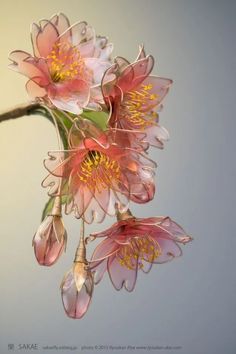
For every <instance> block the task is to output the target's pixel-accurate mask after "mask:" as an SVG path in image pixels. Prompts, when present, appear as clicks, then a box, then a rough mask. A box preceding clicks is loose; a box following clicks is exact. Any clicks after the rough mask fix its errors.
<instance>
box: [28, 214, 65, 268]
mask: <svg viewBox="0 0 236 354" xmlns="http://www.w3.org/2000/svg"><path fill="white" fill-rule="evenodd" d="M66 240H67V233H66V230H65V227H64V224H63V221H62V218H61V216H59V215H48V216H46V218H45V219H44V220H43V222H42V224H41V225H40V226H39V228H38V231H37V232H36V234H35V236H34V238H33V246H34V253H35V257H36V259H37V261H38V262H39V264H41V265H44V266H51V265H53V264H54V263H55V262H56V261H57V260H58V258H59V257H60V255H61V253H62V251H63V250H64V249H65V247H66Z"/></svg>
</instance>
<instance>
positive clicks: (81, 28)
mask: <svg viewBox="0 0 236 354" xmlns="http://www.w3.org/2000/svg"><path fill="white" fill-rule="evenodd" d="M68 33H69V34H70V43H71V44H72V45H73V46H77V47H78V49H80V48H79V45H80V44H82V43H85V42H87V41H89V40H93V39H94V37H95V32H94V29H93V28H92V27H91V26H89V25H88V24H87V22H85V21H83V22H78V23H75V24H73V25H72V26H71V27H69V28H68V29H67V30H66V31H65V32H64V33H62V34H61V35H60V36H59V41H60V42H63V41H68Z"/></svg>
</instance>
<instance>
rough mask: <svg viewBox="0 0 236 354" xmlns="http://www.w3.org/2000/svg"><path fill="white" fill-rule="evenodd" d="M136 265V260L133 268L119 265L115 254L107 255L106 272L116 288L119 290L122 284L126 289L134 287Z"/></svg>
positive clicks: (129, 289) (130, 289)
mask: <svg viewBox="0 0 236 354" xmlns="http://www.w3.org/2000/svg"><path fill="white" fill-rule="evenodd" d="M137 267H138V263H137V260H136V267H135V269H128V268H127V267H126V266H122V265H120V263H119V262H118V260H117V255H113V256H111V257H109V260H108V273H109V277H110V279H111V282H112V284H113V286H114V287H115V289H116V290H120V289H121V288H122V287H123V286H124V287H125V289H126V290H127V291H132V290H133V289H134V287H135V283H136V279H137Z"/></svg>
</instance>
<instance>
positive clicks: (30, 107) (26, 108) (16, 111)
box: [0, 102, 42, 123]
mask: <svg viewBox="0 0 236 354" xmlns="http://www.w3.org/2000/svg"><path fill="white" fill-rule="evenodd" d="M39 110H42V106H41V105H40V104H39V103H35V102H31V103H25V104H22V105H19V106H17V107H15V108H12V109H9V110H8V111H5V112H2V113H0V123H1V122H4V121H6V120H10V119H16V118H19V117H23V116H28V115H30V114H37V113H38V111H39Z"/></svg>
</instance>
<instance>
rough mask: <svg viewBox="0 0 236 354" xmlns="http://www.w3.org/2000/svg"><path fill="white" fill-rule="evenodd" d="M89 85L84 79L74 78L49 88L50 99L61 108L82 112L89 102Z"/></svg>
mask: <svg viewBox="0 0 236 354" xmlns="http://www.w3.org/2000/svg"><path fill="white" fill-rule="evenodd" d="M89 95H90V93H89V85H88V84H87V83H86V82H85V81H84V80H79V79H74V80H69V81H65V82H63V83H61V84H52V85H50V86H49V88H48V96H49V99H50V101H51V102H52V103H53V104H54V105H55V106H56V107H57V108H59V109H62V110H65V111H69V112H71V113H74V114H80V113H81V112H82V110H83V107H86V105H87V104H88V102H89Z"/></svg>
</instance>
